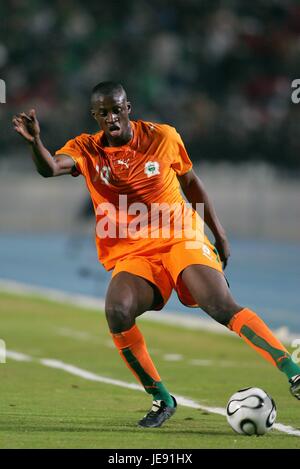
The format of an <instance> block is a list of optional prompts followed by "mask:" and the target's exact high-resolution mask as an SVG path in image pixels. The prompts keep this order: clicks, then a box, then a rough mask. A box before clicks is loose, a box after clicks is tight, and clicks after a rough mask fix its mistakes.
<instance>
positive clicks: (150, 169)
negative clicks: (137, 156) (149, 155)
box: [145, 161, 160, 178]
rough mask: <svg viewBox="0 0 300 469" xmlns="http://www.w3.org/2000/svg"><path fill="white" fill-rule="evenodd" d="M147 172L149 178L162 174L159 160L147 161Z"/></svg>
mask: <svg viewBox="0 0 300 469" xmlns="http://www.w3.org/2000/svg"><path fill="white" fill-rule="evenodd" d="M145 174H147V176H148V178H149V177H150V176H156V175H157V174H160V172H159V163H158V162H157V161H147V163H145Z"/></svg>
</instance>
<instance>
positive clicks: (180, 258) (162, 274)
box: [112, 238, 223, 310]
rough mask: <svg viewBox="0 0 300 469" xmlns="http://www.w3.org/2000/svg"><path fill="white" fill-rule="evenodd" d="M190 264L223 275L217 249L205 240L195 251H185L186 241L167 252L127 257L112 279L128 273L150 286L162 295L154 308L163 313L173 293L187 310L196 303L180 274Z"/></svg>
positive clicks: (174, 245)
mask: <svg viewBox="0 0 300 469" xmlns="http://www.w3.org/2000/svg"><path fill="white" fill-rule="evenodd" d="M193 264H202V265H207V266H209V267H212V268H213V269H216V270H218V271H219V272H223V270H222V263H221V261H220V257H219V254H218V252H217V250H216V248H215V247H214V246H213V245H212V244H211V243H210V242H209V240H208V239H207V238H206V239H205V242H204V243H201V245H200V246H199V248H197V249H187V247H186V241H179V242H178V243H175V244H173V245H172V246H171V247H170V248H168V249H167V250H166V251H164V250H162V251H161V252H158V253H157V254H155V255H151V256H147V255H145V256H143V255H141V254H139V255H132V256H131V255H128V256H127V257H124V258H122V259H120V260H119V261H117V263H116V265H115V268H114V270H113V273H112V277H114V276H115V275H117V274H118V273H119V272H129V273H131V274H134V275H138V276H139V277H143V278H145V279H146V280H148V281H149V282H151V283H153V284H154V285H155V286H156V287H157V288H158V290H159V291H160V293H161V296H162V298H163V303H162V304H160V305H158V306H157V307H155V309H156V310H159V309H162V308H163V306H164V305H165V304H166V303H167V301H168V299H169V298H170V296H171V293H172V290H173V289H174V290H175V291H176V293H177V295H178V298H179V300H180V301H181V303H183V304H184V305H186V306H189V307H197V306H198V305H197V303H196V301H195V300H194V298H193V297H192V295H191V293H190V292H189V290H188V288H187V287H186V285H185V284H184V282H183V280H182V278H181V275H180V274H181V272H182V271H183V270H184V269H185V268H186V267H188V266H189V265H193Z"/></svg>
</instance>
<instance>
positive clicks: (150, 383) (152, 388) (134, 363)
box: [122, 348, 174, 407]
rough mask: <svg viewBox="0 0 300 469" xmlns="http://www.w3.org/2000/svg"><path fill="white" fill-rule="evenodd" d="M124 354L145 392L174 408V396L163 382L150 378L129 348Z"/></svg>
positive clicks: (123, 351) (124, 350)
mask: <svg viewBox="0 0 300 469" xmlns="http://www.w3.org/2000/svg"><path fill="white" fill-rule="evenodd" d="M122 354H123V356H124V358H125V360H126V361H127V363H128V364H129V365H130V368H132V369H133V370H134V371H135V373H136V374H137V375H138V377H139V379H140V381H141V383H142V385H143V386H144V388H145V391H146V392H147V393H148V394H151V395H152V396H153V399H154V400H157V401H164V402H165V403H166V404H167V406H169V407H174V401H173V399H172V396H171V394H170V393H169V391H168V390H167V388H166V387H165V386H164V384H163V383H162V381H155V380H154V379H153V378H151V376H149V375H148V373H147V372H146V371H145V370H144V368H143V367H142V365H141V364H140V362H139V361H138V360H137V358H136V357H135V356H134V355H133V353H132V352H131V350H130V349H129V348H126V349H123V350H122Z"/></svg>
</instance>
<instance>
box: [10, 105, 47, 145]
mask: <svg viewBox="0 0 300 469" xmlns="http://www.w3.org/2000/svg"><path fill="white" fill-rule="evenodd" d="M12 123H13V125H14V129H15V131H16V132H18V134H20V135H22V137H23V138H24V139H25V140H26V141H27V142H33V141H34V140H35V139H36V138H37V137H38V136H39V134H40V125H39V122H38V120H37V117H36V113H35V110H34V109H31V110H30V111H29V112H28V114H26V113H25V112H21V113H20V114H17V115H16V116H14V117H13V120H12Z"/></svg>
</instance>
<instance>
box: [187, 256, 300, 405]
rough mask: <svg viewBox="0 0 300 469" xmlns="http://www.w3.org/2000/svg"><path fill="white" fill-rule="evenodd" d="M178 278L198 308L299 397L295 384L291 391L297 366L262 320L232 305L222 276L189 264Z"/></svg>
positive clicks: (299, 372) (205, 268) (202, 267)
mask: <svg viewBox="0 0 300 469" xmlns="http://www.w3.org/2000/svg"><path fill="white" fill-rule="evenodd" d="M181 276H182V280H183V282H184V283H185V285H186V286H187V287H188V289H189V291H190V292H191V294H192V296H193V297H194V299H195V300H196V302H197V304H198V305H199V306H200V308H201V309H203V310H204V311H205V312H206V313H207V314H209V315H210V316H211V317H212V318H214V319H215V320H216V321H218V322H219V323H221V324H223V325H224V326H226V327H228V328H229V329H231V330H233V331H234V332H236V333H237V334H238V335H239V336H240V337H242V338H243V339H244V340H245V341H246V342H247V343H248V344H249V345H250V346H251V347H253V348H254V349H255V350H256V351H257V352H259V353H260V354H261V355H262V356H263V357H264V358H266V359H267V360H268V361H270V362H271V363H272V364H273V365H275V366H277V368H278V369H279V370H280V371H282V372H283V373H285V374H286V376H287V377H288V379H289V380H291V384H292V387H291V391H292V392H293V394H294V395H296V397H298V398H299V397H300V395H299V396H298V395H297V394H298V392H299V394H300V389H299V388H298V386H299V384H298V385H297V386H294V389H293V380H295V379H298V378H297V377H298V375H299V374H300V367H299V366H298V365H297V364H296V363H295V362H294V361H293V360H292V358H291V355H290V354H289V352H288V351H287V349H286V348H285V347H284V346H283V345H282V344H281V342H280V341H279V340H278V339H277V338H276V337H275V336H274V334H273V333H272V332H271V330H270V329H269V328H268V326H267V325H266V324H265V323H264V322H263V321H262V319H260V318H259V316H258V315H257V314H256V313H255V312H254V311H252V310H251V309H249V308H243V307H242V306H240V305H238V304H237V303H236V302H235V300H234V299H233V297H232V295H231V292H230V290H229V288H228V286H227V282H226V280H225V278H224V276H223V274H222V273H221V272H219V271H217V270H216V269H213V268H211V267H208V266H205V265H190V266H188V267H187V268H185V269H184V270H183V272H182V274H181ZM297 383H298V381H297ZM296 388H298V389H296ZM294 391H297V392H294Z"/></svg>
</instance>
